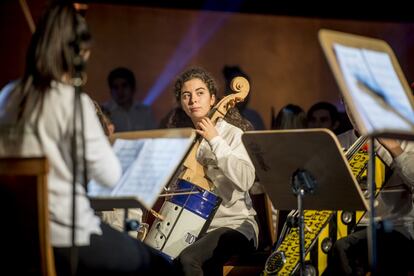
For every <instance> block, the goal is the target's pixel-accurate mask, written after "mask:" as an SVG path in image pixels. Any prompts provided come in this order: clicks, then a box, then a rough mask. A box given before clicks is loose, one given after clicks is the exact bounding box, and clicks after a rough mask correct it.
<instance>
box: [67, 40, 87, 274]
mask: <svg viewBox="0 0 414 276" xmlns="http://www.w3.org/2000/svg"><path fill="white" fill-rule="evenodd" d="M75 44H76V45H74V54H75V55H74V59H73V64H74V68H75V72H74V76H73V78H72V85H73V86H74V90H75V91H74V93H75V95H74V104H73V124H72V126H73V136H72V139H71V157H72V175H73V179H72V227H71V228H72V229H71V240H72V247H71V254H70V264H71V275H76V270H77V263H78V251H77V246H76V182H77V178H78V177H77V176H78V171H79V170H82V178H81V179H80V181H82V182H81V184H83V185H84V187H85V190H87V186H86V184H87V167H86V143H85V122H84V116H83V107H82V101H81V93H82V85H83V79H82V73H83V69H84V65H85V64H84V60H83V58H82V56H81V55H80V47H79V44H80V41H79V39H78V40H77V41H76V43H75ZM78 114H79V116H80V129H79V133H78V124H77V122H78V120H77V119H78V118H79V117H78ZM78 137H80V138H81V141H80V142H81V148H82V151H81V157H82V164H81V166H79V165H78V151H77V149H78Z"/></svg>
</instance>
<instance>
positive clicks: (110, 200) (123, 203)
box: [88, 128, 195, 231]
mask: <svg viewBox="0 0 414 276" xmlns="http://www.w3.org/2000/svg"><path fill="white" fill-rule="evenodd" d="M194 137H195V132H194V130H193V129H190V128H181V129H157V130H144V131H132V132H118V133H115V134H114V135H113V136H112V137H110V138H111V139H110V140H111V142H112V143H115V141H116V140H117V139H120V140H132V141H138V140H145V139H153V140H157V139H166V138H171V139H173V138H178V139H182V140H183V141H184V147H183V148H182V149H181V150H180V151H178V152H175V154H177V155H179V156H175V157H174V156H164V158H168V159H171V160H175V161H174V162H173V163H174V164H170V165H169V166H167V167H165V168H164V167H163V168H164V170H163V171H161V172H158V173H162V174H165V177H164V178H162V179H159V180H158V181H156V182H155V183H154V187H151V189H153V190H151V191H150V192H148V191H147V190H145V189H144V190H142V189H139V187H136V188H131V189H128V192H127V193H125V192H124V193H122V194H111V193H109V194H108V191H107V190H102V191H100V190H97V191H94V192H92V193H91V190H90V189H89V191H88V195H89V198H90V202H91V206H92V208H93V209H94V210H95V211H113V210H114V209H124V222H125V227H124V229H125V231H128V229H127V228H135V227H136V225H138V223H137V222H136V221H133V220H131V221H129V220H128V211H127V209H129V208H140V209H145V210H149V211H151V210H152V209H151V208H152V207H153V205H154V203H155V201H156V200H157V198H158V197H159V196H160V194H161V192H162V190H163V188H164V187H166V186H168V184H169V183H170V182H171V181H173V180H174V179H176V178H175V175H176V174H177V173H178V172H177V170H178V168H179V166H180V164H181V162H182V160H183V159H184V157H185V156H186V154H187V153H188V151H189V148H190V146H191V145H192V143H193V140H194ZM181 146H182V145H181ZM125 154H126V155H127V156H126V157H125V156H123V155H125ZM129 154H130V153H128V152H124V153H119V154H118V158H119V159H120V161H121V164H122V163H125V161H123V160H126V159H128V158H129V157H128V155H129ZM139 154H140V153H138V156H137V157H136V158H139ZM155 156H156V154H153V155H152V156H151V155H150V156H149V157H148V158H149V159H148V160H146V161H147V162H150V161H157V160H158V159H157V158H156V157H155ZM153 159H154V160H153ZM161 161H163V160H161ZM132 162H134V161H133V160H130V161H127V163H132ZM131 166H132V165H131ZM164 166H165V164H164ZM134 168H135V169H137V167H134ZM124 173H125V172H124ZM130 175H132V173H130ZM135 177H138V176H135ZM121 180H122V179H121ZM90 184H91V183H89V188H90ZM138 184H139V183H138V182H137V181H131V182H129V184H128V185H134V186H139V185H138ZM117 185H119V183H118V184H117ZM114 189H116V187H115V188H114ZM146 191H147V192H146ZM144 192H146V193H144ZM129 225H130V226H129Z"/></svg>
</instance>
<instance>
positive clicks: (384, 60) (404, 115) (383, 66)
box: [334, 44, 414, 134]
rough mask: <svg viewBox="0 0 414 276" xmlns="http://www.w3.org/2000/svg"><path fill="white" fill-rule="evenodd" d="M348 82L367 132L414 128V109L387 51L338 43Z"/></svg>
mask: <svg viewBox="0 0 414 276" xmlns="http://www.w3.org/2000/svg"><path fill="white" fill-rule="evenodd" d="M334 50H335V54H336V56H337V58H338V63H339V66H340V68H341V70H342V72H343V74H344V79H345V82H346V85H347V86H348V88H349V91H350V93H351V96H352V100H353V102H354V103H355V105H356V109H357V110H359V111H360V115H361V119H362V121H363V124H364V125H365V127H366V129H367V132H368V133H367V134H370V133H373V132H374V131H377V132H378V131H382V130H388V131H389V130H407V131H413V124H414V110H413V108H412V107H411V105H410V102H409V100H408V98H407V95H406V93H405V91H404V89H403V87H402V85H401V82H400V79H399V78H398V75H397V73H396V72H395V70H394V67H393V65H392V61H391V59H390V57H389V55H388V54H387V53H385V52H379V51H373V50H368V49H361V48H354V47H348V46H344V45H341V44H335V45H334Z"/></svg>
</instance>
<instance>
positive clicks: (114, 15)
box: [0, 1, 414, 127]
mask: <svg viewBox="0 0 414 276" xmlns="http://www.w3.org/2000/svg"><path fill="white" fill-rule="evenodd" d="M16 2H17V1H16ZM14 12H18V11H14ZM86 18H87V21H88V22H89V25H90V28H91V31H92V34H93V38H94V45H93V52H92V56H91V60H90V63H89V64H88V67H87V72H88V83H87V85H86V87H85V89H86V91H87V92H88V93H89V94H90V95H91V96H92V97H93V98H94V99H96V100H98V101H99V102H103V101H105V100H107V99H108V98H109V92H108V87H107V83H106V76H107V74H108V72H109V71H110V70H111V69H112V68H114V67H116V66H126V67H129V68H131V69H132V70H133V71H134V72H135V75H136V78H137V83H138V93H137V95H136V97H137V99H144V98H145V97H146V96H147V94H148V93H149V91H150V89H151V88H152V87H154V85H155V84H157V83H159V81H160V76H161V75H163V74H162V73H163V72H167V73H166V74H164V77H165V78H164V79H165V83H164V86H161V89H160V91H161V94H160V96H159V97H157V98H156V99H155V100H154V102H153V105H152V106H153V110H154V113H155V115H156V116H157V118H158V119H160V118H162V117H163V116H164V115H165V114H166V113H167V112H168V111H169V110H170V109H171V108H172V107H173V106H174V100H173V97H172V93H171V90H172V84H173V81H174V78H175V76H176V75H177V74H178V73H179V72H180V71H181V70H182V69H183V68H186V67H187V66H190V65H199V66H202V67H204V68H206V69H207V70H209V71H210V72H211V73H212V74H213V75H214V76H215V77H216V79H217V81H218V83H219V86H220V87H221V88H223V85H224V82H223V76H222V73H221V70H222V68H223V66H224V65H225V64H229V65H239V66H241V68H242V69H243V70H244V71H246V72H247V73H248V74H249V76H250V78H251V82H252V83H251V84H252V97H251V100H250V106H251V107H252V108H254V109H256V110H258V111H259V112H260V114H261V115H262V117H263V119H264V120H265V123H266V125H267V126H268V127H269V125H270V108H271V107H272V106H273V107H275V108H276V110H278V109H280V108H281V107H282V106H283V105H285V104H287V103H295V104H298V105H300V106H302V107H303V108H305V109H308V108H309V106H310V105H311V104H313V103H314V102H316V101H319V100H328V101H332V102H337V99H338V88H337V86H336V83H335V81H334V79H333V76H332V73H331V72H330V70H329V68H328V65H327V62H326V60H325V58H324V56H323V53H322V51H321V48H320V46H319V43H318V40H317V32H318V30H319V29H321V28H330V29H336V30H340V31H346V32H351V33H355V34H362V35H368V36H372V37H378V38H382V39H385V40H386V41H387V42H388V43H390V44H391V46H392V47H393V48H394V50H395V51H396V54H397V57H398V58H399V61H400V63H401V66H402V68H403V71H404V73H405V74H406V77H407V79H408V80H409V81H412V80H413V79H414V64H413V62H411V63H410V61H411V60H413V55H414V53H413V50H414V38H413V37H414V35H413V32H414V24H412V23H387V22H368V21H350V20H327V19H318V18H304V17H287V16H272V15H259V14H239V13H225V12H202V11H194V10H174V9H161V8H146V7H138V6H123V5H104V4H91V5H89V8H88V10H87V12H86ZM1 22H4V23H3V25H4V24H9V23H7V22H5V20H3V19H2V21H1ZM25 28H26V29H27V27H26V26H24V24H20V25H19V26H17V29H16V32H19V34H20V35H19V36H23V37H27V34H25V32H27V30H24V29H25ZM6 29H7V28H6V27H5V26H2V27H1V29H0V30H1V35H2V37H4V35H5V34H7V30H6ZM16 43H17V44H18V45H16ZM26 43H27V42H26V41H25V40H24V39H23V40H21V39H20V40H19V39H17V38H14V41H13V43H11V44H10V45H6V46H5V47H6V49H4V50H3V53H2V55H5V53H7V56H14V57H16V59H14V58H13V59H6V62H5V63H4V62H3V63H2V65H3V66H5V68H7V70H8V72H9V73H7V74H2V76H0V78H1V79H0V82H1V84H2V85H3V84H4V83H5V82H6V81H7V79H8V78H14V77H15V76H17V75H18V73H20V71H21V70H22V66H23V65H22V59H21V56H22V51H23V50H22V48H25V47H26ZM23 46H24V47H23ZM177 53H178V54H177ZM14 60H17V62H15V61H14ZM166 68H169V69H166ZM3 71H4V68H3Z"/></svg>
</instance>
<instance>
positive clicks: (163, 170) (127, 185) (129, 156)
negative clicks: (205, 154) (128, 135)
mask: <svg viewBox="0 0 414 276" xmlns="http://www.w3.org/2000/svg"><path fill="white" fill-rule="evenodd" d="M191 143H192V139H190V138H154V139H139V140H122V139H117V140H116V141H115V144H114V146H113V149H114V150H115V153H116V155H117V156H118V158H119V160H120V162H121V165H122V168H123V169H125V170H123V174H122V177H121V179H120V181H119V182H118V184H117V185H116V186H115V187H114V188H113V189H108V188H104V187H102V186H100V185H99V184H98V183H95V182H90V183H89V187H88V188H89V189H88V194H89V195H90V196H97V197H99V196H113V197H120V196H133V197H136V198H137V199H138V200H139V201H140V202H141V203H142V204H144V205H145V206H148V207H152V205H153V204H154V203H155V201H156V200H157V198H158V195H159V193H160V191H161V190H162V188H163V187H164V185H166V184H167V182H168V181H169V179H170V178H171V176H172V175H173V174H174V172H175V170H176V169H177V167H178V166H179V164H180V162H181V161H182V159H183V157H184V155H185V154H186V152H187V151H188V149H189V147H190V145H191Z"/></svg>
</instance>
